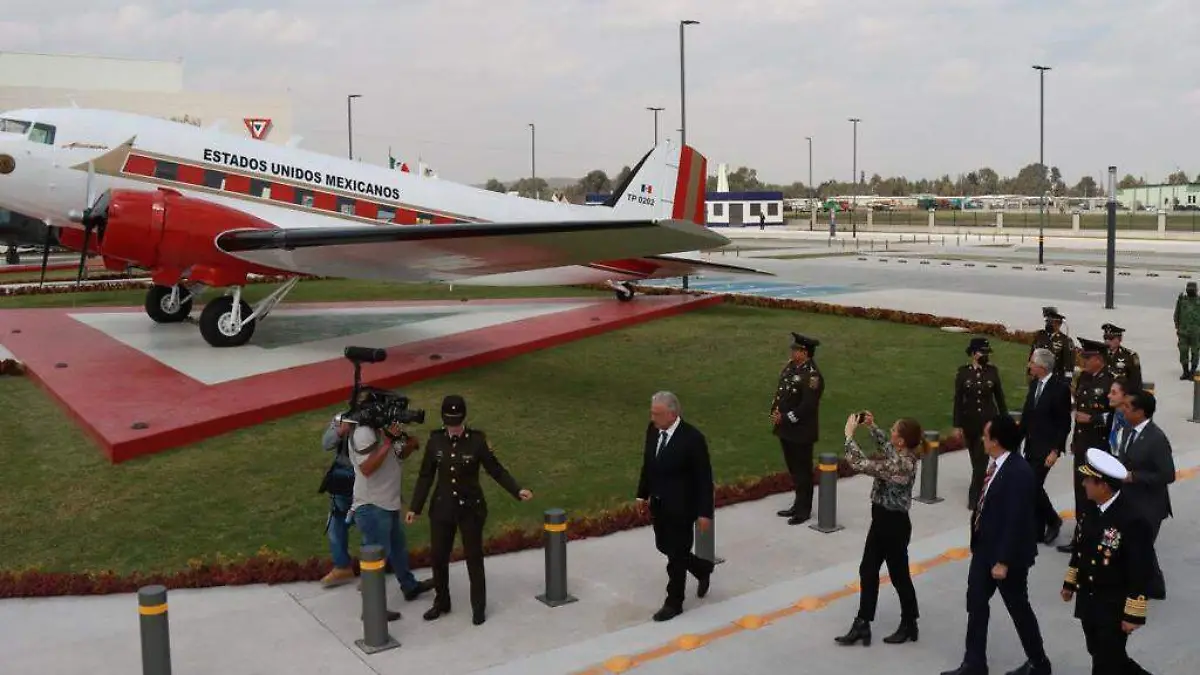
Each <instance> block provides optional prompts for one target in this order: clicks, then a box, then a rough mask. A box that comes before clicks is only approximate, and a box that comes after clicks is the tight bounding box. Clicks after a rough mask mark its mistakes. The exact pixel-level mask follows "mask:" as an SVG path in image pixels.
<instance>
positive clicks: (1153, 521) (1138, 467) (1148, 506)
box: [1116, 391, 1175, 600]
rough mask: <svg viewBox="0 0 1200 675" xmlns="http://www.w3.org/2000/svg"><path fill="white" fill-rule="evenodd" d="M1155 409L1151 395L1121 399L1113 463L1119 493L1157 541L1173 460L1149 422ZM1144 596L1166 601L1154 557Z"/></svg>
mask: <svg viewBox="0 0 1200 675" xmlns="http://www.w3.org/2000/svg"><path fill="white" fill-rule="evenodd" d="M1156 408H1157V402H1156V401H1155V398H1154V394H1151V393H1149V392H1146V391H1136V392H1134V393H1133V394H1131V395H1129V396H1128V397H1126V399H1125V403H1124V410H1123V413H1124V415H1125V422H1126V424H1127V425H1128V426H1127V427H1126V428H1124V429H1122V430H1121V433H1120V434H1119V435H1118V437H1117V452H1116V455H1117V459H1120V460H1121V463H1122V464H1124V465H1125V468H1126V469H1127V470H1128V472H1129V473H1128V475H1126V476H1125V478H1124V482H1125V488H1124V490H1123V492H1124V493H1125V494H1126V495H1128V496H1129V499H1130V500H1131V501H1134V502H1136V503H1138V505H1139V506H1141V508H1142V511H1143V512H1144V513H1145V514H1146V517H1147V518H1148V519H1149V520H1150V535H1151V538H1152V540H1153V541H1155V542H1157V541H1158V530H1159V528H1161V527H1162V523H1163V521H1164V520H1166V519H1167V518H1168V517H1170V516H1172V515H1173V514H1172V512H1171V496H1170V495H1169V494H1168V493H1167V486H1168V485H1170V484H1171V483H1174V482H1175V459H1174V457H1173V456H1172V451H1171V441H1170V440H1168V439H1167V435H1166V434H1165V433H1163V430H1162V428H1161V427H1159V426H1158V425H1157V424H1155V423H1154V422H1153V421H1152V420H1151V418H1152V417H1154V411H1155V409H1156ZM1146 595H1147V596H1149V597H1150V598H1152V599H1154V600H1163V599H1165V598H1166V597H1167V583H1166V580H1165V579H1164V578H1163V573H1162V568H1161V567H1160V566H1159V564H1158V556H1157V555H1155V556H1154V576H1153V579H1151V581H1150V584H1149V588H1147V589H1146Z"/></svg>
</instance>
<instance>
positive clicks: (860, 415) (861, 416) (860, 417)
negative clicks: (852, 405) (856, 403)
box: [858, 412, 867, 424]
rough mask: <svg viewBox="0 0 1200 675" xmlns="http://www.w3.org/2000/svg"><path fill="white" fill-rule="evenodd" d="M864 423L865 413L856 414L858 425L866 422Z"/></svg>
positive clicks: (865, 419)
mask: <svg viewBox="0 0 1200 675" xmlns="http://www.w3.org/2000/svg"><path fill="white" fill-rule="evenodd" d="M866 421H867V413H865V412H860V413H858V423H859V424H862V423H863V422H866Z"/></svg>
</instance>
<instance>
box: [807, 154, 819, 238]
mask: <svg viewBox="0 0 1200 675" xmlns="http://www.w3.org/2000/svg"><path fill="white" fill-rule="evenodd" d="M804 140H806V141H808V209H809V213H808V215H809V218H808V231H809V232H812V231H813V228H814V227H816V225H817V189H816V188H815V187H814V186H813V180H812V136H805V137H804Z"/></svg>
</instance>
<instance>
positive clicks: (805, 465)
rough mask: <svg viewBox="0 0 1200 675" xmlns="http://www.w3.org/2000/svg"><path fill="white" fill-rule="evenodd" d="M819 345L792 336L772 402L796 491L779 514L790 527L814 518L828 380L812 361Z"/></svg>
mask: <svg viewBox="0 0 1200 675" xmlns="http://www.w3.org/2000/svg"><path fill="white" fill-rule="evenodd" d="M819 344H821V343H820V342H819V341H818V340H814V339H812V338H807V337H805V336H803V335H800V334H799V333H792V358H791V360H790V361H788V363H787V365H786V366H784V367H783V372H781V373H780V374H779V384H778V385H777V386H776V388H775V398H774V400H772V401H771V424H772V425H773V433H774V434H775V435H776V436H778V437H779V444H780V445H781V446H782V447H783V460H784V462H785V464H786V465H787V470H788V473H789V474H791V476H792V482H793V483H794V484H795V490H796V496H795V501H793V502H792V505H791V507H790V508H786V509H784V510H782V511H780V512H779V514H778V515H780V516H782V517H785V518H787V519H788V525H799V524H800V523H803V522H804V521H806V520H808V519H809V518H810V517H812V496H813V484H812V468H813V445H814V444H815V443H816V442H817V436H818V431H819V429H818V427H817V418H818V417H819V415H820V408H821V394H823V393H824V392H825V380H824V378H823V377H821V371H820V370H818V369H817V363H816V361H814V360H813V356H814V353H815V352H816V349H817V345H819Z"/></svg>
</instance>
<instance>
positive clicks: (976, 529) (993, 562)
mask: <svg viewBox="0 0 1200 675" xmlns="http://www.w3.org/2000/svg"><path fill="white" fill-rule="evenodd" d="M1020 442H1021V431H1020V429H1019V428H1018V427H1017V423H1016V422H1015V421H1013V419H1012V418H1011V417H1009V416H1007V415H997V416H995V417H993V418H992V419H991V421H989V422H988V423H987V426H985V427H984V431H983V444H984V449H985V450H986V452H987V454H988V458H989V461H988V468H987V472H986V473H985V474H984V482H983V489H982V491H981V494H980V496H979V502H978V503H977V504H976V505H975V508H974V510H973V511H972V513H971V566H970V569H969V571H968V572H967V638H966V652H965V654H964V655H963V661H962V665H960V666H959V667H958V668H956V669H955V670H950V671H946V672H944V673H942V675H987V672H988V666H987V636H988V619H989V617H990V614H991V607H990V603H991V599H992V595H993V594H994V593H995V592H996V591H997V590H999V591H1000V597H1001V598H1002V599H1003V600H1004V606H1005V608H1006V609H1007V610H1008V615H1009V616H1010V617H1011V618H1012V622H1013V626H1014V627H1016V629H1017V636H1018V637H1019V638H1020V640H1021V646H1022V647H1023V648H1024V649H1025V656H1026V659H1027V660H1026V662H1025V663H1024V664H1023V665H1021V666H1020V667H1018V668H1017V669H1016V670H1012V671H1009V673H1008V675H1050V660H1049V659H1048V658H1047V657H1046V650H1045V645H1044V644H1043V642H1042V633H1041V629H1040V628H1039V627H1038V621H1037V616H1035V615H1034V613H1033V607H1031V606H1030V604H1029V569H1030V568H1031V567H1033V563H1034V560H1035V559H1036V558H1037V541H1036V534H1037V531H1038V523H1037V520H1036V518H1035V515H1034V495H1035V494H1036V491H1037V481H1036V478H1035V476H1034V472H1033V470H1032V469H1031V468H1030V466H1029V465H1028V464H1027V463H1025V462H1023V461H1021V459H1020V458H1019V457H1015V456H1014V455H1013V454H1012V453H1013V451H1015V450H1016V449H1017V447H1018V446H1019V444H1020Z"/></svg>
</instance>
